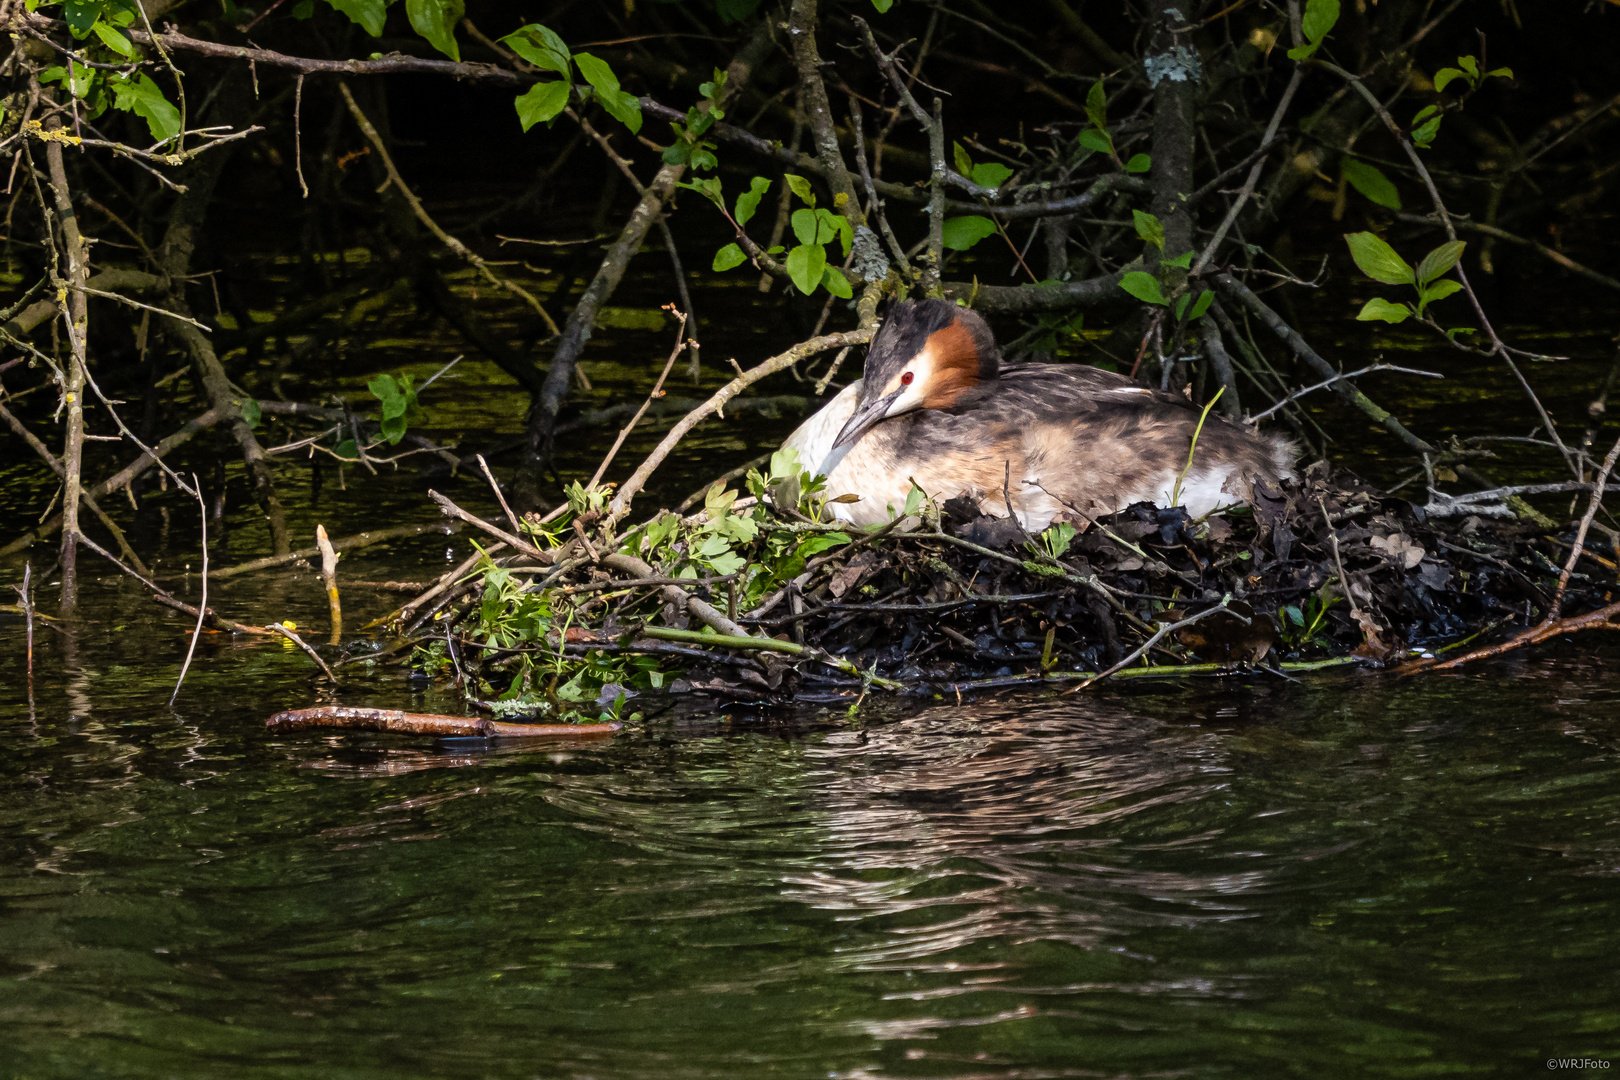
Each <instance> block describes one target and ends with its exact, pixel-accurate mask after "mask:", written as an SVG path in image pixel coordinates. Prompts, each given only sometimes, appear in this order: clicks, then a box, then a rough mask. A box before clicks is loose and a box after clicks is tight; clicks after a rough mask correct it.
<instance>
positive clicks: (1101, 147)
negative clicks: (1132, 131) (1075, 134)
mask: <svg viewBox="0 0 1620 1080" xmlns="http://www.w3.org/2000/svg"><path fill="white" fill-rule="evenodd" d="M1079 142H1080V145H1081V146H1083V147H1085V148H1086V149H1087V150H1095V151H1097V153H1099V154H1112V153H1113V152H1114V140H1113V139H1112V138H1110V137H1109V135H1108V132H1106V131H1103V130H1101V129H1100V128H1086V130H1084V131H1082V132H1081V133H1080V136H1079Z"/></svg>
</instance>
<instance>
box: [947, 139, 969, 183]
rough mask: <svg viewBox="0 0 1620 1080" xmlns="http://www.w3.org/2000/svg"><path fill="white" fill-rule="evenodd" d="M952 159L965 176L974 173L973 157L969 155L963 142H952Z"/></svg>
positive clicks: (958, 170)
mask: <svg viewBox="0 0 1620 1080" xmlns="http://www.w3.org/2000/svg"><path fill="white" fill-rule="evenodd" d="M951 159H952V163H953V164H954V165H955V166H956V171H957V172H959V173H961V174H962V175H963V176H972V175H973V159H972V158H971V157H968V152H967V149H966V147H964V146H963V145H962V144H961V143H959V142H953V143H951Z"/></svg>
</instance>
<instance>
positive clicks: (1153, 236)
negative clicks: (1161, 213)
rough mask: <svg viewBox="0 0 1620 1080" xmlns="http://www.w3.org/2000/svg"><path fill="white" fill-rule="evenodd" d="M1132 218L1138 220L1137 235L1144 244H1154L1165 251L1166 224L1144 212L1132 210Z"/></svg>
mask: <svg viewBox="0 0 1620 1080" xmlns="http://www.w3.org/2000/svg"><path fill="white" fill-rule="evenodd" d="M1131 217H1132V218H1134V219H1135V220H1136V235H1137V236H1140V237H1141V238H1142V240H1143V242H1144V243H1149V244H1152V245H1153V246H1154V247H1156V248H1158V249H1159V250H1160V251H1163V250H1164V223H1163V222H1161V221H1160V220H1159V219H1158V218H1156V217H1154V216H1153V215H1152V214H1149V213H1147V212H1146V211H1143V210H1132V211H1131Z"/></svg>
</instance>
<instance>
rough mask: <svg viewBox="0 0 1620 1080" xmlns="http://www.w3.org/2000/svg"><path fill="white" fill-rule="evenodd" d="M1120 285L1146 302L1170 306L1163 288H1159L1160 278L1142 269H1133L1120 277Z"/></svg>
mask: <svg viewBox="0 0 1620 1080" xmlns="http://www.w3.org/2000/svg"><path fill="white" fill-rule="evenodd" d="M1119 287H1120V288H1122V289H1124V290H1125V291H1126V292H1128V293H1130V294H1131V295H1132V296H1134V297H1136V298H1137V299H1138V300H1140V301H1142V302H1143V303H1144V304H1158V305H1159V306H1160V307H1168V306H1169V304H1170V301H1168V300H1166V299H1165V298H1164V292H1163V290H1161V289H1160V288H1159V279H1158V278H1156V277H1154V276H1153V275H1152V274H1148V273H1144V272H1142V271H1141V270H1132V271H1131V272H1130V273H1128V274H1126V275H1125V276H1124V277H1122V278H1120V279H1119Z"/></svg>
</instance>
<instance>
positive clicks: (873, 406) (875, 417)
mask: <svg viewBox="0 0 1620 1080" xmlns="http://www.w3.org/2000/svg"><path fill="white" fill-rule="evenodd" d="M899 396H900V391H898V390H896V391H894V392H893V393H890V394H884V395H883V396H882V397H880V398H873V399H872V400H871V401H868V402H866V403H865V404H862V405H859V406H857V407H856V409H855V414H854V415H853V416H851V417H850V418H849V422H848V423H846V424H845V425H844V429H843V430H842V431H840V432H839V433H838V438H836V439H834V440H833V444H832V448H833V449H834V450H837V449H838V448H839V447H841V446H850V445H853V444H854V442H855V440H856V439H859V438H860V437H861V436H862V435H865V434H866V432H867V429H868V428H870V427H871V426H872V425H873V424H875V423H877V422H878V421H879V420H882V419H883V418H884V417H885V416H887V415H888V413H889V406H890V405H893V404H894V399H895V398H897V397H899Z"/></svg>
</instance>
